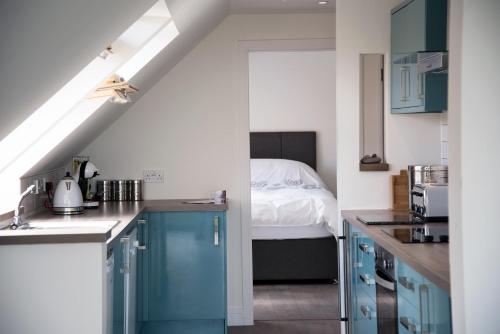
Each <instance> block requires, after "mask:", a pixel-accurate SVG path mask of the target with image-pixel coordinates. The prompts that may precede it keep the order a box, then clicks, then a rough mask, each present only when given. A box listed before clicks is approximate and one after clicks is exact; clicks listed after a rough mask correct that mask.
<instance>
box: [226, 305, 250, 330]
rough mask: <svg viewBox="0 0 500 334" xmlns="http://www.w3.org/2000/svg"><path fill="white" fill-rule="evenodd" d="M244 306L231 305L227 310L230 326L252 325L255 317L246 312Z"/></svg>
mask: <svg viewBox="0 0 500 334" xmlns="http://www.w3.org/2000/svg"><path fill="white" fill-rule="evenodd" d="M246 313H247V312H245V310H244V308H243V307H242V306H230V307H229V308H228V312H227V325H228V326H252V325H253V319H249V318H250V316H248V314H246Z"/></svg>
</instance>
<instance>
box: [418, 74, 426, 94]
mask: <svg viewBox="0 0 500 334" xmlns="http://www.w3.org/2000/svg"><path fill="white" fill-rule="evenodd" d="M417 81H418V83H417V85H418V98H419V99H421V100H423V99H424V97H425V94H424V73H419V74H418V75H417Z"/></svg>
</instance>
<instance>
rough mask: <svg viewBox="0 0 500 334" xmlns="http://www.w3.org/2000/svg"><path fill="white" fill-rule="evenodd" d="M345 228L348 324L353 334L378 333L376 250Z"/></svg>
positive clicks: (351, 230)
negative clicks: (347, 262) (347, 255)
mask: <svg viewBox="0 0 500 334" xmlns="http://www.w3.org/2000/svg"><path fill="white" fill-rule="evenodd" d="M347 225H348V233H347V236H348V243H349V264H348V266H349V267H348V268H349V272H348V276H349V304H350V305H349V308H350V311H349V322H350V328H351V331H352V333H354V334H356V333H360V334H376V333H377V309H376V308H377V307H376V302H375V301H376V292H375V251H374V244H373V240H371V239H370V238H368V237H367V236H366V235H364V234H363V233H362V232H361V231H360V230H359V229H357V228H355V227H353V226H352V225H350V224H347Z"/></svg>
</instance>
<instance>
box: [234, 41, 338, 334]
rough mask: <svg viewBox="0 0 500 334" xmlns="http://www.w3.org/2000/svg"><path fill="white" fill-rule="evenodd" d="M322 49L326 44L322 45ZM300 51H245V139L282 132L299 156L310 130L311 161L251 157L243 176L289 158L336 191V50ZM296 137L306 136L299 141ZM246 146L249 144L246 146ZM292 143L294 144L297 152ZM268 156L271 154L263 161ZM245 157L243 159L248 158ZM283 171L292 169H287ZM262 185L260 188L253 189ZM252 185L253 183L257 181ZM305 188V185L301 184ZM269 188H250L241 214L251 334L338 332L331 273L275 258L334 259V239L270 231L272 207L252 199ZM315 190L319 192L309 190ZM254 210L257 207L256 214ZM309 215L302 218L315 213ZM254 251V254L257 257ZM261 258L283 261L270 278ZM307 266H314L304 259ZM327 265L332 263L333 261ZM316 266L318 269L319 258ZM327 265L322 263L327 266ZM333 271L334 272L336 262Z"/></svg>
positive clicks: (319, 232) (304, 227)
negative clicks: (248, 248)
mask: <svg viewBox="0 0 500 334" xmlns="http://www.w3.org/2000/svg"><path fill="white" fill-rule="evenodd" d="M330 42H331V41H330ZM254 43H255V42H254ZM266 43H268V42H266ZM325 45H327V46H326V47H325ZM303 46H305V47H303V48H294V49H292V50H290V49H287V48H285V49H279V48H278V50H276V48H271V50H269V49H267V50H265V48H264V50H263V47H262V45H260V46H259V48H258V49H257V50H255V49H254V50H251V49H249V50H247V51H248V52H247V54H246V56H247V65H248V66H247V71H248V72H247V76H248V91H247V94H248V97H249V98H248V106H247V110H248V113H249V124H248V125H249V126H248V129H249V130H250V132H251V134H252V136H253V135H255V134H259V133H264V134H265V136H264V137H268V136H267V134H269V133H281V134H282V135H283V136H284V137H283V139H280V140H282V141H283V142H286V141H287V140H288V141H289V144H288V145H289V148H290V147H291V150H292V151H293V150H298V151H300V150H301V149H303V148H305V150H306V151H310V150H312V146H307V145H312V144H304V141H307V140H308V139H307V138H309V137H310V136H309V134H311V133H313V134H314V140H315V141H314V151H315V153H316V152H317V156H314V159H313V160H314V161H311V159H310V158H307V157H306V156H304V157H301V156H298V158H297V160H298V161H296V160H295V159H291V158H290V157H289V156H284V157H283V158H284V159H277V161H267V160H268V159H259V160H258V161H255V160H256V159H252V160H251V173H250V174H251V177H250V178H249V179H250V180H251V182H252V185H253V186H255V185H256V180H255V179H254V178H255V173H257V174H259V177H270V178H271V179H272V178H273V175H269V176H263V173H264V174H266V173H268V172H269V170H268V168H269V166H262V164H264V165H266V163H272V164H276V163H277V164H278V166H272V167H271V168H285V169H287V170H288V168H291V169H294V168H296V167H297V166H285V167H281V166H280V165H279V164H281V163H282V161H281V160H285V161H284V162H286V164H288V162H287V161H288V160H293V162H292V165H293V164H295V162H297V163H300V164H302V165H304V166H302V165H300V166H299V167H298V168H299V169H300V168H305V169H306V173H311V175H312V176H311V177H312V178H313V179H314V177H315V176H314V175H316V176H317V177H318V179H320V180H318V181H317V182H318V184H319V183H321V184H322V185H323V186H324V188H325V189H331V190H333V192H335V187H336V180H335V174H336V167H335V51H334V50H332V48H331V43H325V44H324V45H323V46H322V47H319V48H318V47H317V45H315V46H314V47H312V48H308V47H307V43H304V45H303ZM247 133H248V132H247ZM294 133H299V135H298V137H296V138H295V139H293V140H291V141H290V139H287V138H289V134H294ZM301 134H305V135H306V136H305V137H301ZM294 136H295V135H294ZM252 138H253V137H252ZM297 138H298V139H299V140H298V142H297V140H296V139H297ZM302 138H305V139H304V140H302ZM266 140H267V139H266ZM271 141H272V139H271ZM316 141H317V143H316ZM251 142H252V139H251ZM316 144H317V145H316ZM251 145H254V144H252V143H251ZM264 145H265V146H267V143H266V142H264ZM290 145H291V146H290ZM297 145H298V146H299V147H296V146H297ZM304 145H306V146H304ZM310 148H311V149H310ZM265 150H267V149H264V151H265ZM254 151H255V147H252V148H251V149H250V152H251V154H255V152H254ZM287 152H288V150H287ZM271 154H274V153H271ZM306 155H307V154H306ZM272 157H274V156H270V157H269V158H272ZM259 158H267V156H259ZM246 159H248V155H247V157H246ZM300 160H303V161H300ZM247 163H248V160H247ZM316 163H317V165H316ZM308 165H309V166H308ZM257 168H264V170H258V171H256V169H257ZM290 172H292V173H293V172H294V171H291V170H290ZM271 174H272V172H271ZM313 174H314V175H313ZM320 175H321V176H320ZM274 181H275V180H273V182H274ZM269 182H271V181H269ZM308 182H312V183H314V182H316V181H314V180H312V181H311V180H308ZM257 183H259V182H257ZM262 185H263V184H262V183H260V186H262ZM257 186H259V185H258V184H257ZM308 186H310V185H309V184H308ZM264 187H265V186H264ZM270 188H272V187H270ZM270 188H269V189H270ZM318 188H319V187H318ZM269 189H265V190H264V189H263V190H264V191H263V192H260V193H259V192H258V191H254V190H255V189H254V187H252V196H251V199H252V201H251V202H250V203H249V204H250V205H249V206H250V209H251V210H249V211H248V212H249V213H250V214H251V215H250V218H252V219H249V221H248V222H250V226H248V225H247V228H246V230H247V235H246V236H245V237H246V238H248V239H249V241H250V245H253V248H254V249H253V260H254V261H255V262H254V263H253V264H252V253H250V259H248V258H247V260H249V262H250V263H251V264H252V267H253V269H254V270H253V271H254V275H253V279H251V280H250V282H249V283H250V284H252V287H253V292H252V295H251V297H252V298H251V299H252V301H253V303H252V308H253V312H254V320H255V327H254V328H253V330H252V332H251V333H260V331H259V330H260V329H262V331H261V332H263V333H264V332H266V333H268V332H274V331H276V332H277V331H284V332H307V333H314V334H315V333H317V334H321V333H337V332H339V331H340V329H339V328H340V325H339V322H338V317H339V311H338V287H337V285H336V284H335V283H336V276H334V275H335V274H333V272H332V273H331V274H329V273H328V271H326V272H324V270H323V272H322V270H320V271H315V268H314V266H312V268H311V269H310V270H311V272H308V270H309V269H308V268H309V267H308V266H307V264H305V265H299V264H298V263H299V262H296V263H297V265H293V264H291V265H290V268H286V266H287V264H286V263H285V264H283V263H284V262H286V261H280V258H282V256H285V255H286V254H290V253H293V252H294V251H295V250H297V249H303V251H302V252H303V253H306V255H305V256H302V255H300V254H297V255H296V258H294V260H298V258H305V259H306V263H307V254H310V253H311V252H315V251H318V252H319V253H318V254H319V256H322V255H321V254H322V253H331V256H332V257H334V256H335V257H336V253H334V252H333V251H330V250H331V249H332V248H328V247H336V244H335V246H333V244H330V243H329V242H330V241H331V240H330V239H329V237H330V238H331V239H334V238H333V237H331V234H329V233H328V231H327V229H326V228H323V227H322V226H319V225H321V224H314V225H315V226H308V225H309V224H301V223H300V222H298V223H297V222H291V223H290V224H291V225H295V223H297V224H296V225H297V226H288V227H291V228H290V229H287V227H285V229H284V230H283V228H281V230H280V229H279V228H276V227H277V226H276V224H274V223H273V222H272V221H269V219H268V218H269V210H272V208H269V207H265V206H266V205H265V201H266V199H264V204H263V203H262V202H259V203H258V202H257V201H258V200H259V198H260V196H261V195H262V194H266V196H267V194H269V193H270V191H269ZM301 191H302V188H301ZM315 191H320V190H319V189H315ZM304 192H305V191H304ZM273 196H274V195H273ZM294 196H295V195H294ZM305 196H306V198H304V201H305V202H307V201H308V200H309V198H307V196H309V195H307V194H306V195H305ZM280 200H283V198H281V199H280ZM299 202H300V200H299ZM305 202H304V203H305ZM304 203H302V204H304ZM300 205H301V204H299V206H300ZM259 208H261V209H262V210H261V211H259ZM283 208H284V206H281V209H283ZM289 209H290V210H291V211H289V212H284V216H283V218H282V219H281V222H288V221H290V220H293V216H294V215H296V214H297V213H299V214H300V212H297V211H295V212H294V210H296V209H297V208H293V207H289ZM287 210H288V209H286V210H284V211H287ZM312 211H314V208H313V209H312ZM312 211H311V212H308V214H315V212H312ZM332 211H335V213H334V215H336V207H335V210H332ZM252 212H253V217H252ZM266 214H267V215H268V217H266ZM287 215H288V216H287ZM318 215H319V214H318ZM266 219H267V221H266ZM257 221H258V222H259V223H263V225H266V224H267V223H269V224H268V225H269V226H256V223H255V222H257ZM261 225H262V224H261ZM310 225H313V224H310ZM282 227H283V226H282ZM311 227H312V228H311ZM308 228H309V230H308ZM248 239H247V240H248ZM324 247H326V248H324ZM325 249H326V251H325ZM280 252H283V253H280ZM258 254H260V255H261V256H260V257H259V255H258ZM262 255H264V256H262ZM294 256H295V255H294ZM261 258H268V259H269V258H271V260H270V261H276V262H275V263H276V264H278V267H279V265H280V264H279V263H280V262H282V263H281V265H282V266H283V267H282V268H281V269H278V271H281V273H280V274H277V276H276V272H273V268H270V267H276V266H274V265H272V264H271V265H270V263H265V261H264V263H260V261H261V260H259V259H261ZM272 258H274V260H272ZM313 258H314V257H313ZM325 261H328V259H325ZM309 262H315V261H314V260H312V261H311V260H310V261H309ZM333 262H335V263H336V258H335V261H332V263H333ZM318 264H321V261H320V259H319V260H318ZM328 266H329V265H328V264H326V267H328ZM266 267H267V269H266ZM318 267H322V265H318ZM333 267H335V271H336V264H335V266H333ZM263 268H264V269H263ZM313 272H314V273H313ZM266 275H268V276H266ZM280 275H281V276H280ZM235 333H236V332H235Z"/></svg>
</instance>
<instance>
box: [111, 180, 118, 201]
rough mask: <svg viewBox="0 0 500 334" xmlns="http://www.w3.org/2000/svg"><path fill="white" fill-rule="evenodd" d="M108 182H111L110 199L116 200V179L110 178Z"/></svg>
mask: <svg viewBox="0 0 500 334" xmlns="http://www.w3.org/2000/svg"><path fill="white" fill-rule="evenodd" d="M109 183H110V184H111V200H112V201H117V200H118V181H117V180H110V181H109Z"/></svg>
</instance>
